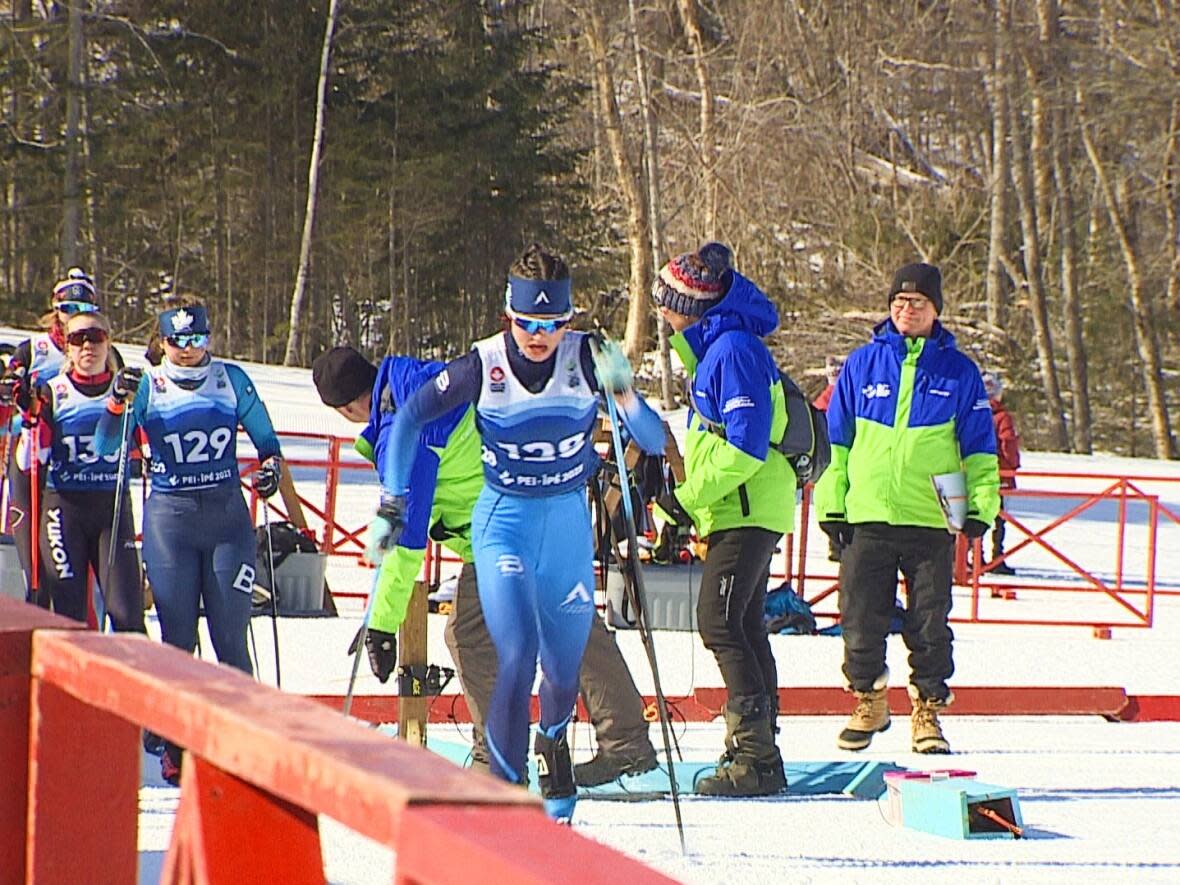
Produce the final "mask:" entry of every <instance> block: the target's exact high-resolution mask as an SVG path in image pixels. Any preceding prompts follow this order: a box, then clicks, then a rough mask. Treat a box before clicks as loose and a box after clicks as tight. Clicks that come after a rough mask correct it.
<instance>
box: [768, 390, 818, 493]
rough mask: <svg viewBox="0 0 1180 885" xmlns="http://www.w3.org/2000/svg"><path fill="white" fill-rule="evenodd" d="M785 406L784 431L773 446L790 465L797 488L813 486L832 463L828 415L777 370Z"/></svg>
mask: <svg viewBox="0 0 1180 885" xmlns="http://www.w3.org/2000/svg"><path fill="white" fill-rule="evenodd" d="M779 378H780V380H781V381H782V385H783V396H784V398H785V400H786V405H787V432H786V433H784V434H783V438H782V440H781V441H780V442H779V443H778V444H777V445H776V446H774V448H776V449H778V450H779V451H780V452H782V453H783V454H784V455H786V456H787V460H788V461H790V462H791V467H792V468H793V469H794V471H795V476H796V478H797V480H798V484H799V486H800V487H802V486H805V485H809V484H813V483H815V482H816V481H817V480H818V479H819V478H820V476H822V475H823V472H824V471H825V470H826V469H827V467H828V465H829V464H831V463H832V442H831V440H830V439H829V438H828V416H827V415H826V414H825V413H824V412H823V411H822V410H820V409H817V408H816V407H815V406H813V405H812V404H811V400H809V399H808V398H807V396H806V394H804V393H803V391H802V390H800V389H799V385H798V384H796V383H795V382H794V380H793V379H792V378H791V376H790V375H788V374H787V373H786V372H784V371H783V370H782V369H779Z"/></svg>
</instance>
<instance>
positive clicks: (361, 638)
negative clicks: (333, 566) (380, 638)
mask: <svg viewBox="0 0 1180 885" xmlns="http://www.w3.org/2000/svg"><path fill="white" fill-rule="evenodd" d="M380 579H381V566H377V567H375V568H374V569H373V584H372V586H370V587H369V601H368V602H366V603H365V615H364V617H363V618H361V630H360V632H359V633H358V634H357V637H356V653H355V654H354V655H353V656H352V675H351V676H349V677H348V691H347V692H346V693H345V695H344V715H345V716H347V715H348V711H349V710H351V709H352V690H353V689H354V688H355V687H356V673H357V670H358V668H359V667H360V663H361V653H362V652H363V651H364V650H365V638H366V637H367V636H368V635H369V615H371V614H372V613H373V600H374V599H376V598H377V582H378V581H379V580H380Z"/></svg>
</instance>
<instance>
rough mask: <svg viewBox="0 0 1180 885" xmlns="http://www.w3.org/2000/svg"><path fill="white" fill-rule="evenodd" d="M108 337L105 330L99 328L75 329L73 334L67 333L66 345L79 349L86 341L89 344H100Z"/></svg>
mask: <svg viewBox="0 0 1180 885" xmlns="http://www.w3.org/2000/svg"><path fill="white" fill-rule="evenodd" d="M109 337H110V336H109V335H107V330H106V329H104V328H102V327H101V326H90V327H88V328H86V329H75V330H74V331H73V332H68V333H67V334H66V344H69V345H72V346H73V347H81V346H82V345H83V344H85V343H86V342H87V341H89V342H90V343H91V344H102V343H103V342H104V341H106V340H107V338H109Z"/></svg>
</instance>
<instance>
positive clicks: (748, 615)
mask: <svg viewBox="0 0 1180 885" xmlns="http://www.w3.org/2000/svg"><path fill="white" fill-rule="evenodd" d="M779 537H780V536H779V535H778V534H776V533H775V532H772V531H769V530H768V529H761V528H738V529H724V530H722V531H718V532H713V534H711V535H710V536H709V552H708V554H707V555H706V557H705V568H704V572H703V573H702V575H701V592H700V596H699V597H698V598H697V625H698V629H699V630H700V634H701V639H702V640H703V641H704V643H705V648H707V649H709V651H711V652H713V656H714V657H715V658H716V659H717V666H718V668H719V669H720V670H721V678H722V680H723V681H724V682H725V688H726V690H727V691H728V692H729V697H730V698H731V699H733V698H736V697H739V696H761V695H769V694H773V693H775V692H777V691H778V667H777V666H776V665H775V662H774V654H773V653H772V652H771V650H770V639H769V638H768V637H767V635H766V624H765V622H764V621H763V614H764V613H765V610H766V582H767V581H768V580H770V558H771V557H772V556H773V555H774V545H775V543H776V542H777V541H778V539H779Z"/></svg>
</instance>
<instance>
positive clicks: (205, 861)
mask: <svg viewBox="0 0 1180 885" xmlns="http://www.w3.org/2000/svg"><path fill="white" fill-rule="evenodd" d="M82 626H83V625H81V624H75V623H72V622H69V621H66V620H64V619H62V618H59V617H57V616H54V615H50V614H48V613H46V612H43V611H41V610H40V609H37V608H35V607H33V606H30V605H26V604H24V603H19V602H15V601H12V600H9V599H4V598H0V760H2V761H3V771H4V777H3V778H0V858H3V862H2V863H0V882H5V883H7V882H22V881H24V882H29V883H37V885H50V883H53V885H56V883H71V885H73V883H78V882H87V883H99V882H134V881H135V879H136V869H137V860H138V849H137V844H136V838H137V819H138V817H137V816H138V790H139V785H140V762H141V757H142V750H141V748H140V728H148V729H151V730H152V731H154V732H156V733H157V734H160V735H163V736H164V737H166V738H168V739H169V740H172V741H174V742H176V743H178V744H180V745H182V746H184V747H186V748H187V753H186V754H185V758H184V764H183V773H182V776H181V800H180V807H179V809H178V811H177V813H176V818H175V823H174V825H173V830H172V843H171V846H170V848H169V851H168V856H167V858H166V861H165V865H164V873H163V877H162V880H163V881H165V882H170V883H171V882H284V883H305V882H307V883H311V882H314V883H322V882H323V881H324V873H323V861H322V855H321V849H320V840H319V830H318V822H317V815H319V814H325V815H327V816H329V817H331V818H333V819H335V820H337V821H339V822H341V823H342V824H344V825H345V826H347V827H350V828H351V829H353V830H355V831H356V832H358V833H361V834H363V835H365V836H368V837H369V838H370V839H373V840H375V841H377V842H379V843H381V844H383V845H387V846H389V847H390V848H391V849H392V850H393V851H394V852H395V871H396V872H395V876H394V881H395V882H397V883H406V885H409V883H456V885H469V883H470V882H471V881H472V878H473V877H475V878H476V879H478V881H480V882H481V883H487V882H525V883H528V882H535V883H541V882H555V881H558V882H603V883H612V885H617V883H619V882H652V883H655V882H669V881H671V880H669V879H667V878H666V877H664V876H663V875H661V874H659V873H657V872H655V871H653V870H651V869H650V868H648V867H645V866H643V865H642V864H640V863H639V862H638V861H635V860H632V859H631V858H628V857H626V856H625V855H622V854H620V853H618V852H616V851H614V850H612V849H610V848H607V847H605V846H603V845H600V844H598V843H596V842H593V841H591V840H588V839H585V838H583V837H581V836H579V835H578V834H577V833H576V832H575V831H573V830H571V829H569V828H568V827H561V826H558V825H556V824H554V823H552V822H550V821H549V820H548V818H546V817H545V815H544V813H543V812H542V811H541V809H540V806H539V804H538V803H537V801H536V800H535V799H533V798H531V797H530V796H529V795H528V793H526V792H525V791H524V790H521V789H519V788H516V787H511V786H509V785H507V784H505V783H502V782H500V781H497V780H494V779H492V778H491V777H489V776H486V775H482V774H478V773H475V772H471V771H465V770H463V769H461V768H458V767H456V766H454V765H452V764H451V763H449V762H447V761H445V760H443V759H441V758H440V757H437V756H435V755H433V754H431V753H429V752H427V751H426V750H423V749H420V748H417V747H411V746H410V745H409V744H406V743H403V742H400V741H394V740H391V739H390V738H388V737H385V736H383V735H381V734H379V733H377V732H375V731H373V730H371V729H369V728H366V727H364V726H363V725H360V724H359V723H356V722H354V721H351V720H349V719H346V718H344V717H342V716H341V715H339V714H338V713H336V712H333V711H332V710H329V709H327V708H325V707H324V706H323V705H321V704H316V703H314V702H312V701H310V700H307V699H305V698H300V697H296V696H293V695H288V694H283V693H281V692H278V691H276V690H274V689H272V688H269V687H267V686H265V685H261V684H260V683H257V682H255V681H253V680H251V679H250V678H249V677H247V676H245V675H244V674H241V673H238V672H237V671H235V670H231V669H229V668H226V667H220V666H217V665H213V664H209V663H205V662H202V661H198V660H195V659H194V658H192V657H191V656H190V655H187V654H184V653H183V652H181V651H179V650H177V649H174V648H170V647H168V646H164V645H161V644H159V643H155V642H152V641H150V640H148V639H147V638H145V637H142V636H129V635H126V634H122V635H109V634H98V633H93V632H89V631H85V630H81V629H78V628H81V627H82Z"/></svg>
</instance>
